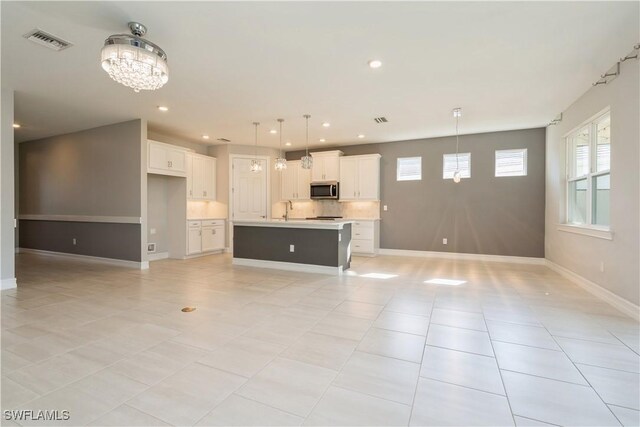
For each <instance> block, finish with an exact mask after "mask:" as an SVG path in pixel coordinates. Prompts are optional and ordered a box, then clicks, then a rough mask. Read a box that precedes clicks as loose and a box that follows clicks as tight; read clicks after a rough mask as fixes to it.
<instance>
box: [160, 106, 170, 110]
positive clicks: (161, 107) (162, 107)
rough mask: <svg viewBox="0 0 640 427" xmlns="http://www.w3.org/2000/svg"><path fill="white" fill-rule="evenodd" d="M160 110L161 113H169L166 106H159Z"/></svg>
mask: <svg viewBox="0 0 640 427" xmlns="http://www.w3.org/2000/svg"><path fill="white" fill-rule="evenodd" d="M158 110H160V111H169V107H165V106H164V105H158Z"/></svg>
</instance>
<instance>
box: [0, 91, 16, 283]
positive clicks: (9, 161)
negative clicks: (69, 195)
mask: <svg viewBox="0 0 640 427" xmlns="http://www.w3.org/2000/svg"><path fill="white" fill-rule="evenodd" d="M1 92H2V95H1V99H0V116H1V119H0V129H1V132H2V134H1V135H2V137H1V141H0V189H1V191H0V194H1V195H2V204H1V207H0V258H1V259H0V287H1V289H11V288H15V287H16V270H15V188H14V179H15V177H14V146H13V144H14V142H13V132H14V131H13V91H12V90H9V89H4V88H3V89H2V91H1Z"/></svg>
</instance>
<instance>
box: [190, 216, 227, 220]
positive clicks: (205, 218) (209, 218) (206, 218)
mask: <svg viewBox="0 0 640 427" xmlns="http://www.w3.org/2000/svg"><path fill="white" fill-rule="evenodd" d="M214 219H215V220H219V221H226V220H227V218H211V217H204V218H187V221H210V220H214Z"/></svg>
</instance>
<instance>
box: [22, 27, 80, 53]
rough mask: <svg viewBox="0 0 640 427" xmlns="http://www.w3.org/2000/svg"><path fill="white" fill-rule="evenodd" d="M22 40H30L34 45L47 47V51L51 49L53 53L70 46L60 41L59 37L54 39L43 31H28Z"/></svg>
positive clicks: (66, 42) (64, 41) (68, 43)
mask: <svg viewBox="0 0 640 427" xmlns="http://www.w3.org/2000/svg"><path fill="white" fill-rule="evenodd" d="M24 38H26V39H27V40H31V41H32V42H34V43H38V44H39V45H41V46H44V47H48V48H49V49H53V50H55V51H60V50H63V49H66V48H68V47H69V46H71V43H70V42H68V41H66V40H63V39H61V38H60V37H56V36H54V35H52V34H49V33H47V32H45V31H42V30H39V29H37V28H36V29H35V30H33V31H29V32H28V33H27V34H25V35H24Z"/></svg>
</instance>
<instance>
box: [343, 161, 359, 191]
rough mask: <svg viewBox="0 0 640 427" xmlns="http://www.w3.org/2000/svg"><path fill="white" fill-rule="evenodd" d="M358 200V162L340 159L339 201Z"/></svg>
mask: <svg viewBox="0 0 640 427" xmlns="http://www.w3.org/2000/svg"><path fill="white" fill-rule="evenodd" d="M357 198H358V160H357V159H355V158H351V157H343V158H341V159H340V200H356V199H357Z"/></svg>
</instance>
